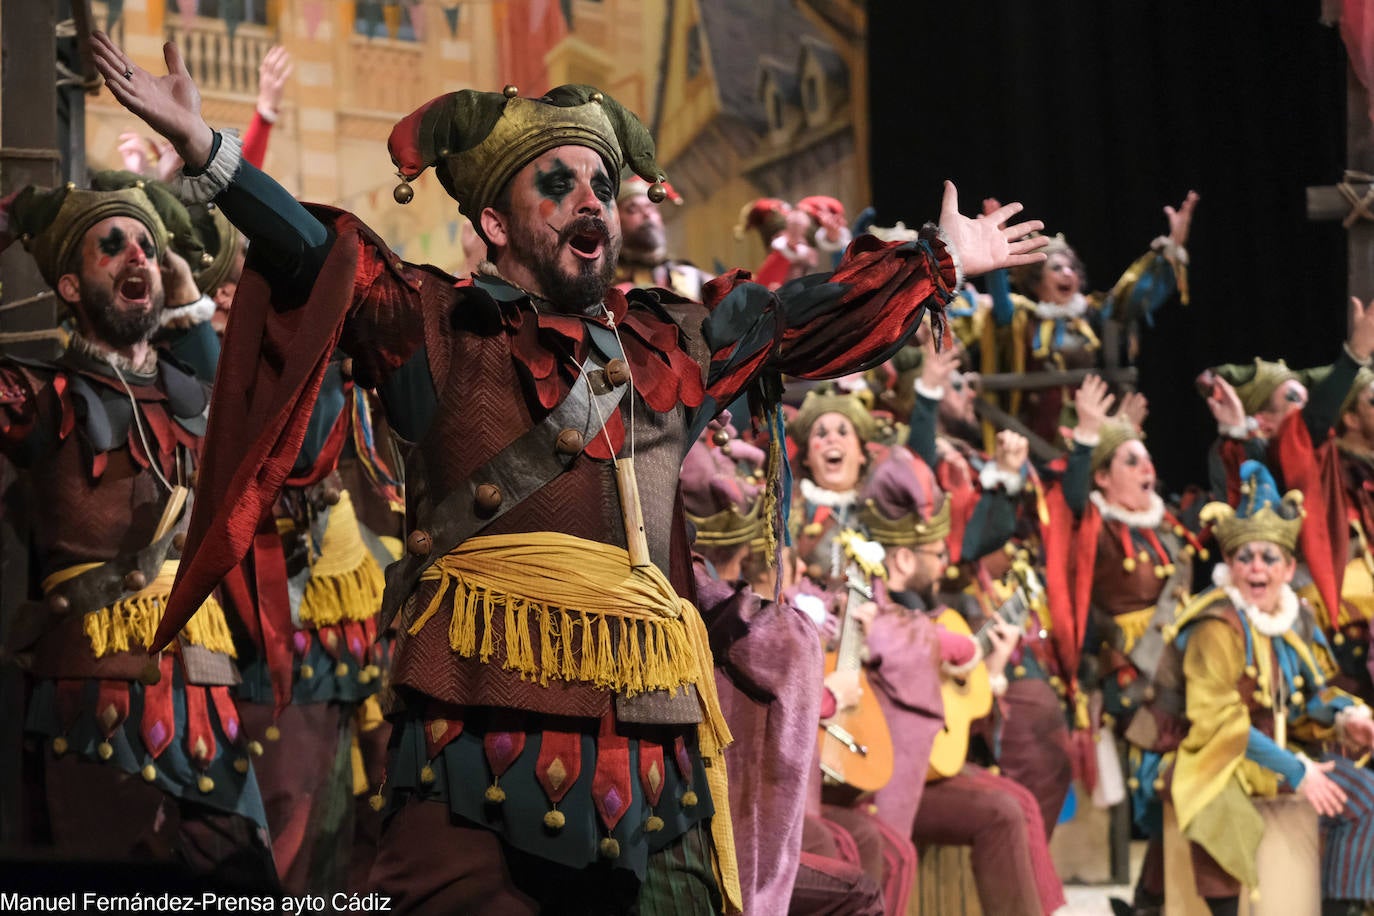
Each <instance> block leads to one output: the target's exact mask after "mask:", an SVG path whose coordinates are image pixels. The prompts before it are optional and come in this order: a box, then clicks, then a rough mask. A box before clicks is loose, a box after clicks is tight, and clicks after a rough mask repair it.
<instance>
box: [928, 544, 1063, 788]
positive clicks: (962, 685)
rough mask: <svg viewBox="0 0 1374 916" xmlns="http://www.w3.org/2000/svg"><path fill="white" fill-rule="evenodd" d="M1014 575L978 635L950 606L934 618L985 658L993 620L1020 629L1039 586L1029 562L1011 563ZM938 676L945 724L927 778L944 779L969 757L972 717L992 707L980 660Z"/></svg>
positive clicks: (973, 718)
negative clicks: (961, 671)
mask: <svg viewBox="0 0 1374 916" xmlns="http://www.w3.org/2000/svg"><path fill="white" fill-rule="evenodd" d="M1013 575H1015V576H1016V578H1017V579H1018V580H1019V581H1018V584H1017V587H1016V590H1015V591H1014V592H1012V593H1011V597H1009V598H1008V599H1007V600H1006V602H1005V603H1003V604H1002V606H1001V607H999V608H998V609H997V610H996V611H995V612H994V613H993V615H992V618H991V619H989V620H988V621H987V623H985V624H983V626H982V627H980V628H979V630H978V633H977V635H974V633H973V631H972V630H971V629H969V625H968V622H967V621H965V620H964V618H963V615H961V614H960V613H959V612H958V611H956V610H954V609H953V608H945V610H944V611H942V612H941V613H940V615H939V616H938V617H936V618H935V622H936V623H938V624H939V625H940V626H942V627H944V628H945V629H947V630H949V631H950V632H951V633H959V634H962V635H964V636H969V637H972V638H973V639H974V640H975V641H976V642H977V643H978V648H979V649H980V650H981V656H982V657H983V658H987V656H988V653H989V652H991V651H992V637H991V636H989V635H988V631H989V630H990V628H991V627H992V623H993V620H995V619H999V618H1000V619H1001V620H1003V621H1005V622H1006V623H1007V624H1009V625H1010V626H1012V627H1014V628H1015V629H1018V630H1019V629H1020V628H1021V625H1022V624H1023V623H1025V620H1026V618H1027V617H1029V616H1030V614H1031V607H1032V601H1033V599H1032V597H1031V596H1032V595H1034V594H1036V593H1037V592H1038V589H1039V587H1040V583H1039V580H1038V579H1037V578H1036V576H1035V572H1034V570H1032V569H1031V568H1030V566H1029V564H1024V563H1017V564H1014V565H1013ZM941 680H942V683H941V685H940V696H941V697H942V698H943V699H944V702H945V726H944V728H942V729H941V730H940V731H939V732H938V733H937V734H936V735H935V744H934V745H933V746H932V747H931V750H930V768H929V769H928V770H927V772H926V779H927V780H932V779H945V778H947V777H950V776H953V775H955V774H956V773H958V772H959V771H960V770H961V769H963V767H964V763H965V762H966V761H967V760H968V743H969V729H970V727H971V726H972V725H973V723H974V722H975V721H977V720H978V719H981V718H983V716H986V715H987V714H988V713H989V712H991V711H992V683H991V680H990V678H989V676H988V669H987V666H986V665H984V664H983V663H982V662H979V663H978V664H977V665H975V666H974V668H973V670H972V671H970V672H968V673H967V674H965V675H963V676H962V677H957V678H956V677H951V676H949V675H945V676H944V677H943V678H942V679H941Z"/></svg>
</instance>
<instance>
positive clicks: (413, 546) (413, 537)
mask: <svg viewBox="0 0 1374 916" xmlns="http://www.w3.org/2000/svg"><path fill="white" fill-rule="evenodd" d="M433 547H434V542H433V540H431V538H430V536H429V532H428V531H425V530H423V529H421V528H416V529H415V530H414V531H412V532H410V536H409V537H407V538H406V551H407V552H408V553H409V554H410V555H411V556H412V557H427V556H429V552H430V550H431V549H432V548H433Z"/></svg>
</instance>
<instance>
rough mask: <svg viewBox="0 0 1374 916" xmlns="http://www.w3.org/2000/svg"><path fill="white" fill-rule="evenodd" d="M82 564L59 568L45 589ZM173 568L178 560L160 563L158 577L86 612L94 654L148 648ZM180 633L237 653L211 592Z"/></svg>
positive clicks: (215, 649)
mask: <svg viewBox="0 0 1374 916" xmlns="http://www.w3.org/2000/svg"><path fill="white" fill-rule="evenodd" d="M85 568H89V567H72V568H71V569H72V570H76V572H72V571H71V570H62V571H61V572H58V573H54V574H53V575H52V576H49V577H48V579H47V581H45V582H44V583H43V584H44V587H45V590H46V589H51V588H53V587H55V586H56V585H57V584H58V583H60V582H63V581H65V580H66V579H68V578H72V577H74V576H75V575H79V573H80V572H81V571H84V569H85ZM176 572H177V561H176V560H168V561H167V562H165V563H163V564H162V569H161V570H160V571H159V572H158V575H157V578H156V579H154V580H153V582H152V584H151V585H149V586H148V587H147V588H145V589H143V590H142V591H139V592H135V593H134V594H132V595H130V596H128V597H127V598H121V599H119V600H118V601H116V602H115V603H114V604H111V605H109V606H108V607H103V608H101V609H100V610H98V611H91V612H90V613H88V614H87V615H86V617H85V619H84V621H83V628H84V630H85V632H86V637H87V638H88V639H89V640H90V641H91V650H92V651H93V652H94V653H95V657H96V658H104V657H105V656H106V655H110V654H111V653H114V652H131V651H132V652H143V651H146V650H147V649H148V647H149V646H150V645H151V644H152V641H153V634H154V633H156V632H157V628H158V625H159V624H160V623H162V612H163V609H164V608H165V607H166V605H167V596H168V595H170V594H171V592H172V582H173V581H174V580H175V579H176ZM181 635H182V636H183V637H184V638H185V639H186V641H187V642H189V643H190V644H191V645H193V646H201V647H203V648H206V649H209V650H210V651H212V652H223V653H225V654H226V655H229V656H231V657H234V658H237V657H238V653H237V652H236V651H235V649H234V637H233V634H232V633H230V632H229V624H228V622H227V621H225V619H224V608H222V607H221V606H220V603H219V602H218V601H216V600H215V598H214V597H213V596H212V597H209V598H206V599H205V603H204V604H202V605H201V606H200V609H199V610H198V611H196V613H195V615H194V616H192V617H191V619H190V621H188V622H187V624H186V626H185V627H184V628H183V629H182V631H181Z"/></svg>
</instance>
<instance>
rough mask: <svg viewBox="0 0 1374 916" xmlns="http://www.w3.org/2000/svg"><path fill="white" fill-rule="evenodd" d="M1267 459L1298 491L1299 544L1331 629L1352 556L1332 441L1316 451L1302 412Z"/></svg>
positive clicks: (1288, 421)
mask: <svg viewBox="0 0 1374 916" xmlns="http://www.w3.org/2000/svg"><path fill="white" fill-rule="evenodd" d="M1270 454H1271V455H1273V456H1274V463H1275V464H1276V465H1277V466H1278V467H1277V469H1278V471H1279V473H1280V474H1281V475H1282V477H1283V485H1284V486H1285V487H1287V488H1288V489H1290V490H1301V491H1302V494H1303V510H1304V511H1305V512H1306V514H1307V520H1306V521H1305V522H1303V526H1302V530H1301V531H1300V532H1299V534H1298V544H1299V546H1300V548H1301V550H1302V558H1303V560H1305V561H1306V562H1307V568H1308V570H1309V571H1310V572H1311V573H1312V582H1313V584H1315V585H1316V586H1317V591H1318V592H1319V593H1320V594H1321V596H1322V602H1323V603H1324V604H1325V605H1326V610H1327V613H1328V614H1329V615H1330V617H1331V625H1332V626H1333V627H1334V626H1335V625H1336V615H1337V614H1339V613H1340V608H1341V583H1342V580H1343V579H1344V578H1345V558H1346V557H1347V556H1349V555H1350V554H1349V550H1350V510H1349V506H1348V504H1347V501H1346V495H1345V487H1344V486H1343V485H1342V483H1341V468H1340V457H1339V456H1338V455H1337V454H1336V440H1335V437H1334V435H1330V434H1329V435H1328V439H1327V441H1325V442H1323V443H1321V444H1320V445H1319V446H1314V445H1313V443H1312V436H1311V434H1310V433H1309V432H1308V430H1307V423H1306V422H1305V421H1304V420H1303V416H1302V411H1298V410H1295V411H1293V412H1292V413H1290V414H1289V415H1288V416H1287V417H1286V418H1284V421H1283V423H1282V424H1280V426H1279V432H1278V435H1277V436H1275V437H1274V441H1273V443H1271V445H1270ZM1228 489H1229V485H1228Z"/></svg>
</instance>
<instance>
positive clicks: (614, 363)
mask: <svg viewBox="0 0 1374 916" xmlns="http://www.w3.org/2000/svg"><path fill="white" fill-rule="evenodd" d="M629 380H630V365H629V363H627V362H625V360H623V359H613V360H611V361H610V362H609V363H607V364H606V381H608V382H610V383H611V384H612V385H616V386H620V385H623V384H625V383H626V382H628V381H629Z"/></svg>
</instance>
